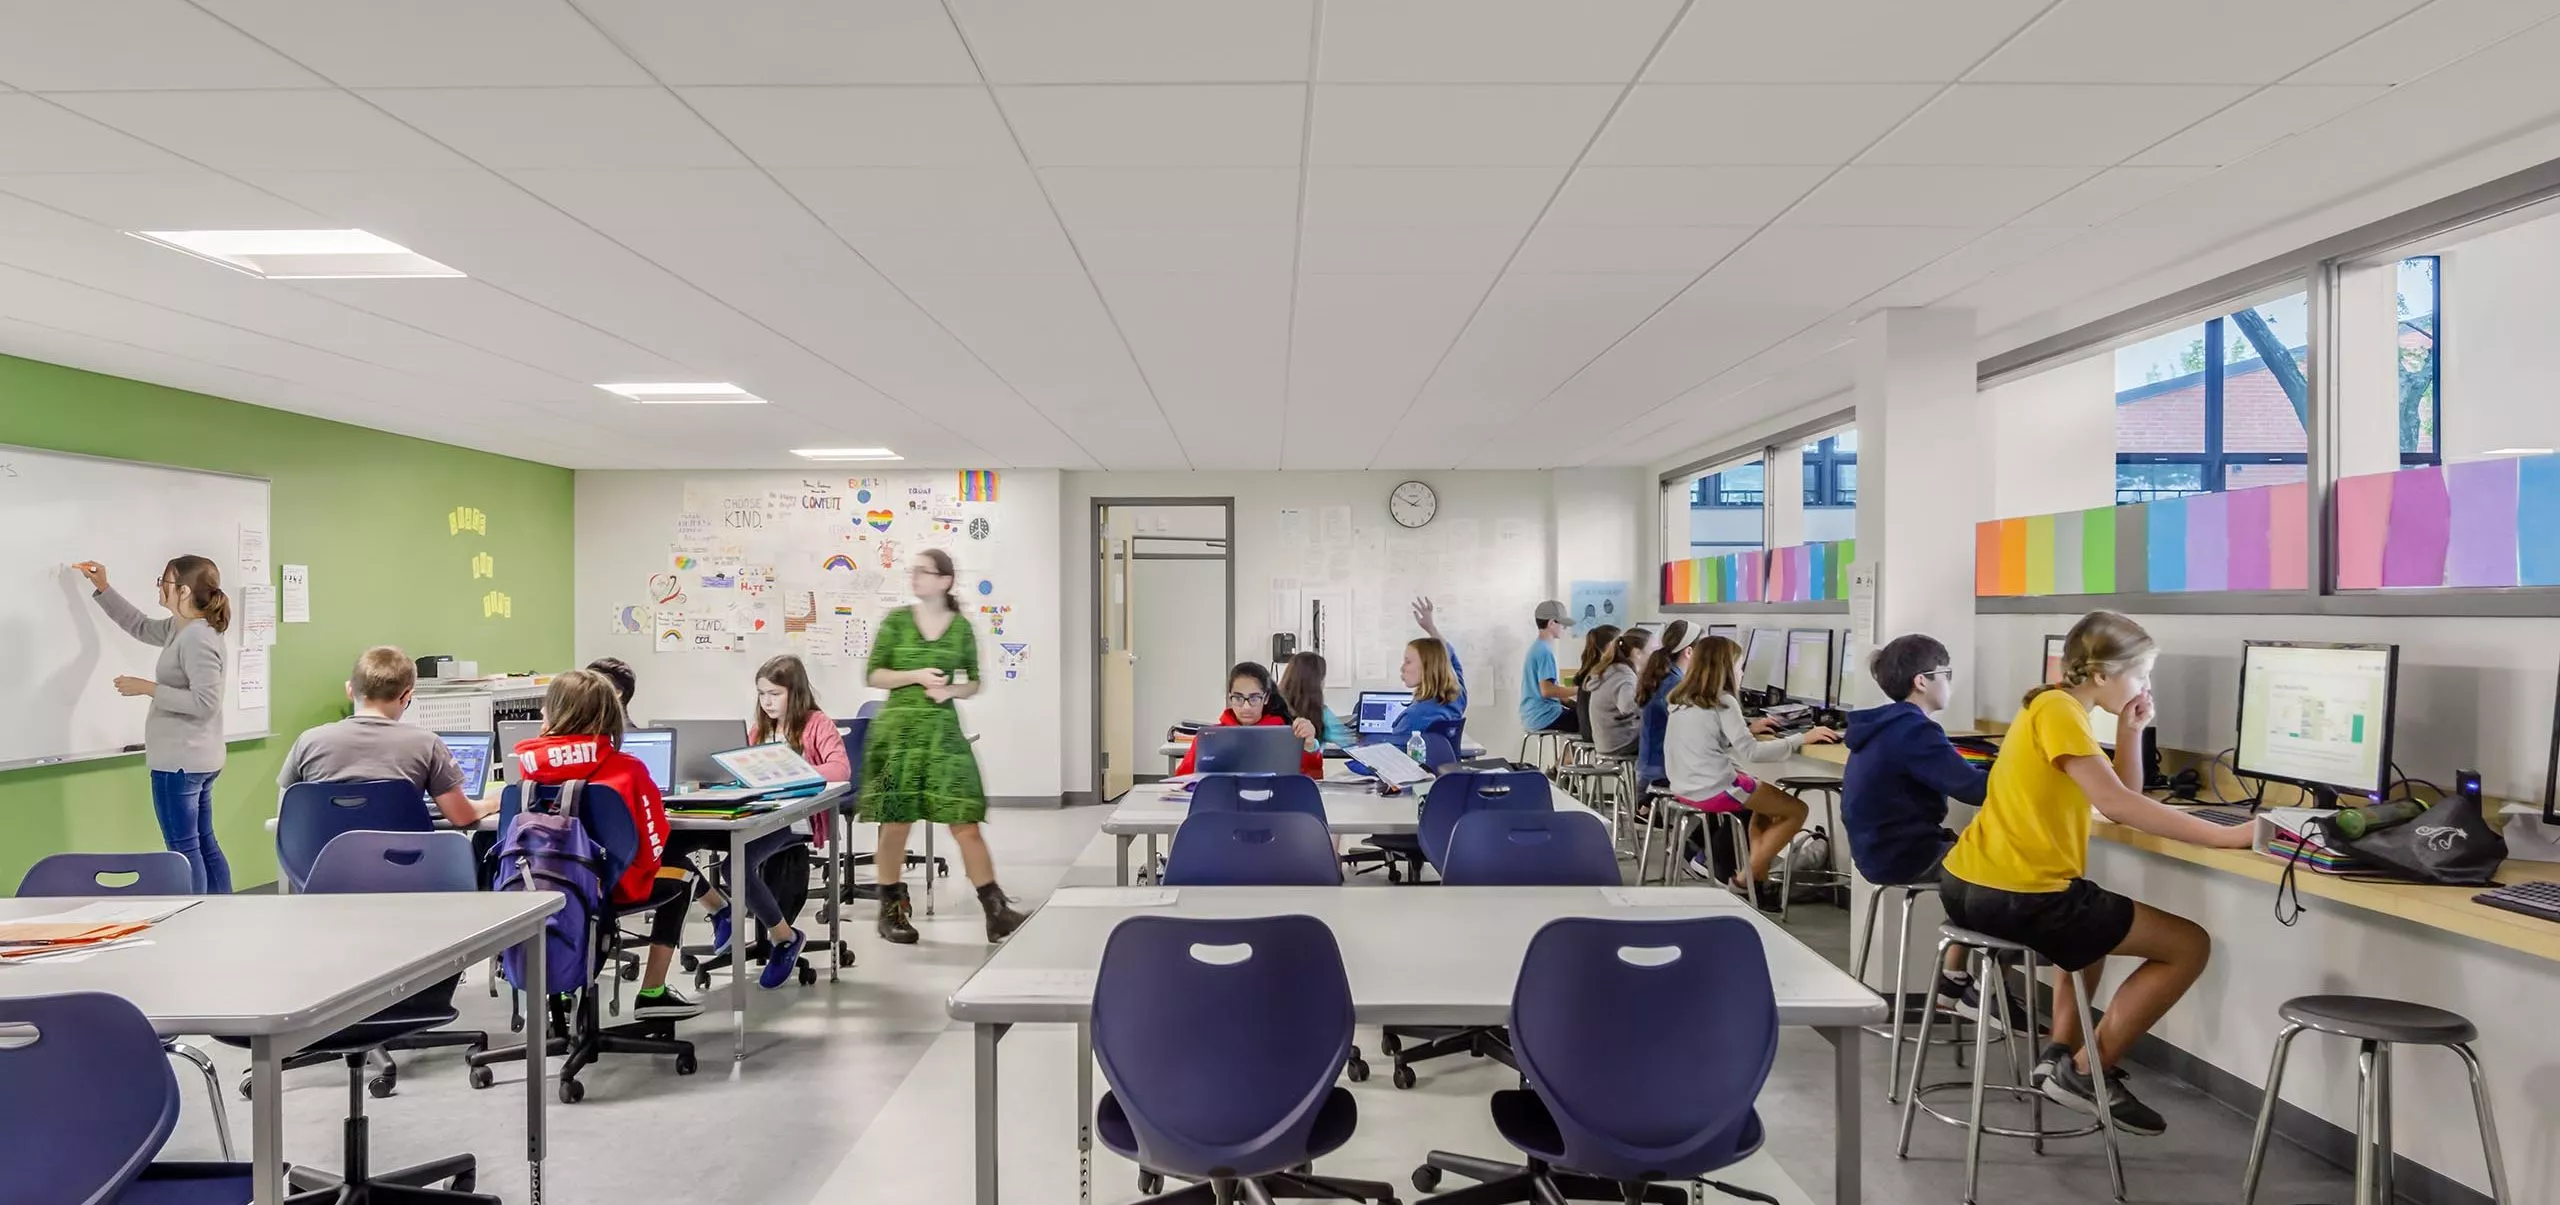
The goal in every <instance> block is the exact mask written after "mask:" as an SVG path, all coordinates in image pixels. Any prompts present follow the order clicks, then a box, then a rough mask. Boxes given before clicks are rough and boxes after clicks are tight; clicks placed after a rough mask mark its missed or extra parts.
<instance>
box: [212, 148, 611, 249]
mask: <svg viewBox="0 0 2560 1205" xmlns="http://www.w3.org/2000/svg"><path fill="white" fill-rule="evenodd" d="M238 174H239V175H240V178H241V179H243V180H246V181H247V182H248V183H250V184H254V185H256V186H258V187H259V188H262V189H265V190H267V191H268V192H272V193H275V194H276V195H278V196H281V197H284V198H285V199H286V200H289V201H293V202H295V203H297V204H300V205H302V206H303V207H304V208H306V209H309V210H311V211H312V212H313V213H318V214H323V215H326V216H327V217H328V218H329V219H330V220H331V222H332V223H333V224H335V225H339V226H357V227H362V228H363V229H366V230H370V231H372V232H374V233H375V234H379V235H382V236H383V237H385V238H388V239H391V240H392V241H394V242H398V243H402V244H405V245H408V246H409V247H410V248H411V249H413V250H424V248H423V245H422V244H420V243H418V242H416V241H413V240H416V239H419V238H422V237H425V236H428V235H431V234H434V233H436V232H441V231H454V230H474V229H479V230H487V229H506V230H520V231H521V230H549V229H557V228H559V227H561V226H563V225H565V224H567V223H568V222H569V219H567V218H564V217H562V216H560V214H559V213H558V212H556V211H554V210H553V209H552V208H551V206H550V205H549V204H548V203H546V202H544V201H543V200H542V198H540V197H537V196H535V195H533V194H532V193H530V192H527V191H525V189H524V188H523V187H522V186H520V185H518V184H516V183H515V182H513V181H511V180H508V179H507V178H506V177H504V176H501V175H498V174H497V173H495V172H488V171H482V170H480V169H479V168H475V167H470V166H467V165H465V166H462V167H460V168H459V169H457V170H450V171H246V172H241V173H238ZM430 257H431V258H432V257H433V256H432V253H430Z"/></svg>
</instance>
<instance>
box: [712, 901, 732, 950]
mask: <svg viewBox="0 0 2560 1205" xmlns="http://www.w3.org/2000/svg"><path fill="white" fill-rule="evenodd" d="M728 952H729V910H728V909H726V908H723V909H721V910H719V911H718V912H714V913H712V914H711V956H712V957H713V958H718V957H719V956H721V955H723V954H726V953H728Z"/></svg>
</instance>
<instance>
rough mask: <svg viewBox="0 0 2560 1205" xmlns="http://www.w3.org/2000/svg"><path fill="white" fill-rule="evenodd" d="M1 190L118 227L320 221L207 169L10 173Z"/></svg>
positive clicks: (288, 225)
mask: <svg viewBox="0 0 2560 1205" xmlns="http://www.w3.org/2000/svg"><path fill="white" fill-rule="evenodd" d="M0 192H7V193H15V194H16V195H18V196H21V197H25V198H27V199H28V200H30V201H35V202H37V203H39V204H43V205H48V206H51V207H53V208H55V209H60V210H64V211H66V212H69V213H75V214H78V215H79V216H81V217H84V218H87V219H89V220H90V221H92V222H96V223H99V224H100V225H104V226H112V227H114V228H116V229H118V230H224V229H231V230H251V229H259V228H264V229H270V230H292V229H310V228H313V227H320V226H326V225H327V224H328V223H327V222H326V220H325V219H323V218H321V217H320V216H319V215H317V214H314V213H312V212H311V211H310V210H308V209H305V208H303V207H302V206H299V205H296V204H294V203H293V202H291V201H287V200H284V199H283V198H280V197H277V196H273V195H271V194H269V193H265V192H261V191H259V190H258V189H255V188H252V187H250V186H249V185H246V184H243V183H241V182H239V181H238V180H234V179H232V178H231V177H229V176H224V175H218V174H216V173H213V172H208V171H183V172H70V173H45V174H32V173H16V172H13V173H9V174H6V175H0Z"/></svg>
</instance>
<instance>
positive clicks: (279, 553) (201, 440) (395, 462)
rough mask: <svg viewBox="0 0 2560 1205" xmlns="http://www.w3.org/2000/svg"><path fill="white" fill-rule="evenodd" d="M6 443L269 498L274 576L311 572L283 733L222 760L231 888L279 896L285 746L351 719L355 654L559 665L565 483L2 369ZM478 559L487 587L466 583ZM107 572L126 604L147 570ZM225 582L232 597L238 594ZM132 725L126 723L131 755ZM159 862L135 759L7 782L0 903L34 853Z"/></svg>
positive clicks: (274, 704) (221, 801)
mask: <svg viewBox="0 0 2560 1205" xmlns="http://www.w3.org/2000/svg"><path fill="white" fill-rule="evenodd" d="M0 444H20V445H25V446H28V447H37V448H53V449H58V450H61V451H66V452H80V453H85V454H88V455H92V456H112V457H117V458H119V459H124V460H143V461H151V462H155V463H159V464H168V465H179V466H183V467H187V468H201V469H216V470H220V471H222V472H227V473H240V474H246V475H249V476H255V477H264V478H267V479H268V480H269V481H271V482H273V483H274V490H273V507H274V512H273V516H272V528H271V530H270V531H269V533H268V547H269V553H268V559H269V560H270V561H271V562H272V563H273V564H274V565H285V564H295V565H308V566H310V567H311V619H312V621H311V622H310V623H296V624H280V625H278V626H277V637H276V649H275V658H274V662H273V666H272V669H271V671H270V672H271V673H272V674H273V678H272V681H271V682H270V685H269V690H270V696H269V698H270V705H269V708H268V713H267V714H268V725H269V727H270V728H272V729H273V730H274V732H275V733H276V735H274V736H271V737H268V738H267V739H264V740H258V741H248V742H242V743H237V744H234V745H232V746H231V755H230V762H229V764H228V765H227V766H226V767H225V768H224V770H223V772H222V777H221V778H219V779H217V780H216V781H215V784H214V817H215V829H216V832H217V834H218V835H219V837H220V839H221V841H222V849H223V853H224V854H225V855H226V856H228V857H229V858H230V860H231V866H232V878H233V880H234V884H235V886H238V887H243V888H245V887H249V886H252V885H255V884H261V883H268V882H272V881H273V880H274V878H275V846H274V843H273V841H272V840H271V839H270V838H269V837H268V836H267V832H266V821H267V820H268V819H269V818H270V817H272V816H274V815H275V805H276V787H275V782H276V771H277V769H278V768H279V767H280V766H281V765H282V764H283V762H284V755H285V751H286V750H288V749H290V748H291V747H292V745H293V738H294V736H295V735H296V734H298V733H300V732H301V731H302V730H303V729H305V728H309V727H311V726H313V725H316V724H324V723H328V722H329V721H331V720H334V719H337V718H339V717H340V716H343V715H345V714H346V710H347V702H346V685H345V684H346V679H347V670H348V668H349V667H350V666H352V665H353V664H354V662H355V658H356V655H357V654H358V653H361V652H363V651H364V650H365V649H366V648H368V647H370V646H372V645H376V644H396V645H399V646H400V647H402V648H404V649H407V650H408V651H409V652H410V653H411V654H413V655H414V654H420V653H451V654H454V655H455V656H458V657H462V658H465V659H468V660H476V661H478V662H479V663H480V668H481V670H482V672H484V673H494V672H498V671H509V672H513V671H524V670H540V671H551V670H557V669H561V668H564V667H566V666H567V665H568V664H569V658H570V655H571V644H572V639H571V638H572V628H571V622H572V620H571V617H570V610H571V597H572V596H571V584H570V583H571V574H572V570H573V565H572V557H571V548H570V545H571V539H572V526H573V525H572V521H571V520H572V507H573V501H572V498H573V493H572V489H571V480H570V477H571V474H570V471H569V470H567V469H564V468H556V467H553V466H550V465H541V464H534V463H532V462H530V461H523V460H516V459H513V458H510V457H505V456H497V455H491V454H488V453H484V452H474V451H470V450H468V449H465V448H458V447H454V446H452V445H449V444H440V443H432V442H429V441H427V440H422V439H412V438H409V437H407V436H400V435H388V434H385V433H383V432H380V431H374V430H369V429H367V428H363V427H354V426H349V425H347V424H344V423H336V422H329V421H326V420H322V419H316V418H308V417H305V416H303V415H298V414H288V413H286V412H284V411H281V410H269V409H265V408H263V407H259V406H252V405H246V404H243V403H240V402H234V401H227V400H225V399H222V398H217V397H209V396H206V395H204V394H199V393H188V392H186V391H184V390H179V389H171V388H167V387H165V386H160V385H150V384H145V383H143V382H140V381H129V380H124V379H122V378H119V377H109V376H101V375H99V374H96V373H91V372H82V371H80V370H78V369H72V368H63V367H60V366H57V365H52V364H42V363H38V362H35V361H32V360H21V359H16V358H13V357H9V356H0ZM457 507H469V508H472V509H474V510H477V511H479V512H480V513H481V514H482V515H485V516H486V517H487V527H488V533H487V535H485V536H483V535H481V534H479V533H477V532H472V531H464V532H462V533H460V534H459V535H457V534H455V533H454V531H453V530H452V524H451V522H450V521H449V516H450V515H451V514H452V512H453V511H454V510H455V508H457ZM225 551H226V552H227V551H228V550H225ZM482 552H485V553H487V554H489V556H490V558H491V563H492V567H493V568H494V576H492V577H481V578H477V579H475V578H474V577H473V576H472V569H473V564H472V561H473V557H474V555H475V554H478V553H482ZM108 569H109V571H110V572H111V573H112V574H113V575H114V577H115V580H116V581H117V583H118V584H119V585H123V586H125V587H126V591H127V593H129V594H130V593H133V589H132V588H133V587H134V586H136V585H147V583H148V582H149V581H150V580H151V576H152V574H153V573H154V572H155V571H157V570H158V569H159V566H157V565H110V566H108ZM223 584H224V586H225V587H226V588H228V589H229V590H230V592H231V593H232V595H233V596H234V597H237V596H238V594H239V588H238V584H236V583H232V582H225V583H223ZM492 591H496V592H500V593H503V594H505V595H506V596H507V602H508V606H509V610H510V614H509V615H506V616H495V617H493V616H488V615H485V614H484V611H485V610H486V609H487V608H486V607H485V606H484V598H485V597H486V596H487V595H488V594H490V593H491V592H492ZM148 593H149V591H148V590H147V589H145V590H143V591H142V594H144V595H147V594H148ZM141 726H142V719H141V714H140V713H139V712H138V711H137V712H136V713H135V717H134V731H135V733H136V736H135V738H134V739H136V740H140V739H141V737H140V735H139V734H140V732H141V730H142V727H141ZM159 848H162V844H161V840H160V829H159V825H158V824H157V823H156V822H155V821H154V820H153V819H152V814H151V784H150V779H149V777H148V775H147V773H146V771H144V769H143V768H142V758H141V756H140V755H138V754H136V755H133V756H127V757H116V758H107V759H103V760H99V761H90V762H79V763H74V764H70V765H61V766H46V767H40V768H36V769H29V770H18V771H12V772H8V773H0V893H5V892H7V891H9V890H12V889H14V888H15V886H16V885H17V882H18V879H19V877H20V876H21V875H22V874H24V873H25V871H26V868H27V867H28V865H30V864H31V863H33V862H34V861H35V860H36V859H38V858H41V857H43V856H45V855H47V854H51V853H57V852H60V851H63V850H134V849H159Z"/></svg>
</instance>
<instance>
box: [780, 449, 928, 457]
mask: <svg viewBox="0 0 2560 1205" xmlns="http://www.w3.org/2000/svg"><path fill="white" fill-rule="evenodd" d="M791 454H792V455H794V456H797V457H800V458H801V459H803V460H905V459H906V457H904V456H900V455H898V454H897V453H895V452H892V451H890V450H889V449H887V448H793V449H791Z"/></svg>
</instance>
